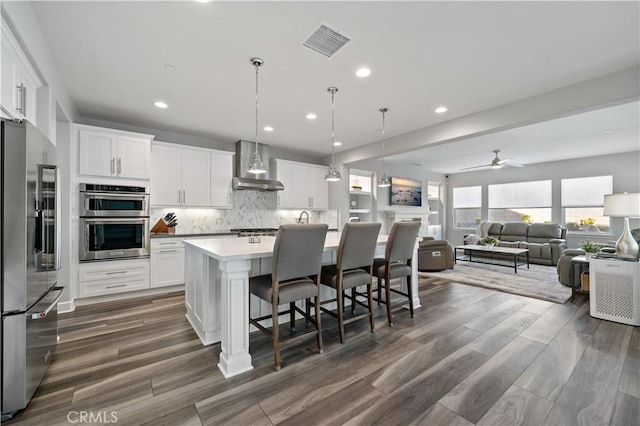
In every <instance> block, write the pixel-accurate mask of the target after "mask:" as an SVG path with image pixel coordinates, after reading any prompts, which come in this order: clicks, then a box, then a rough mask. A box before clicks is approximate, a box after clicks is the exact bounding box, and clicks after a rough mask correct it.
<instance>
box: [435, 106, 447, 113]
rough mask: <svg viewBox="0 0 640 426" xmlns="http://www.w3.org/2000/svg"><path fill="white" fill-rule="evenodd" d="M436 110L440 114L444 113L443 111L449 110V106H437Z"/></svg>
mask: <svg viewBox="0 0 640 426" xmlns="http://www.w3.org/2000/svg"><path fill="white" fill-rule="evenodd" d="M436 112H437V113H438V114H442V113H443V112H447V107H443V106H441V107H438V108H436Z"/></svg>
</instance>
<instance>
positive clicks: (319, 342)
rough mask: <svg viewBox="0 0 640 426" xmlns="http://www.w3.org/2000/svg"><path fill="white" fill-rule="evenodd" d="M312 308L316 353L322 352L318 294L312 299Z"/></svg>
mask: <svg viewBox="0 0 640 426" xmlns="http://www.w3.org/2000/svg"><path fill="white" fill-rule="evenodd" d="M313 302H314V303H313V306H314V310H315V311H316V330H317V331H318V353H322V352H323V351H324V349H323V348H322V324H321V323H320V316H321V313H320V295H318V296H316V297H314V300H313Z"/></svg>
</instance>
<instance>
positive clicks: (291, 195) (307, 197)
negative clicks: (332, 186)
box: [274, 160, 329, 210]
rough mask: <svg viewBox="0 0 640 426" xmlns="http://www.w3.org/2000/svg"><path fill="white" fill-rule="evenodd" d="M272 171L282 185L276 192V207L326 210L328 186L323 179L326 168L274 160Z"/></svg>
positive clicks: (327, 205)
mask: <svg viewBox="0 0 640 426" xmlns="http://www.w3.org/2000/svg"><path fill="white" fill-rule="evenodd" d="M274 166H275V167H274V171H275V173H276V176H277V178H278V180H279V181H280V182H282V184H283V185H284V190H283V191H278V207H279V208H282V209H305V210H327V209H328V208H329V184H328V182H327V181H326V180H325V179H324V176H325V174H326V172H327V167H326V166H318V165H315V164H306V163H298V162H295V161H288V160H274Z"/></svg>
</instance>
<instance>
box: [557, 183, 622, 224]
mask: <svg viewBox="0 0 640 426" xmlns="http://www.w3.org/2000/svg"><path fill="white" fill-rule="evenodd" d="M561 190H562V193H561V200H562V212H563V215H564V224H565V226H566V227H567V230H568V231H569V232H582V233H602V232H606V233H608V232H609V231H610V226H609V217H607V216H603V214H602V213H603V208H602V207H603V204H604V196H605V194H611V193H613V176H594V177H586V178H576V179H562V181H561Z"/></svg>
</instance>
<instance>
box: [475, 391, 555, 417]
mask: <svg viewBox="0 0 640 426" xmlns="http://www.w3.org/2000/svg"><path fill="white" fill-rule="evenodd" d="M552 406H553V402H551V401H549V400H547V399H544V398H541V397H539V396H538V395H535V394H533V393H531V392H527V391H526V390H524V389H522V388H519V387H518V386H511V387H510V388H509V389H508V390H507V391H506V392H505V393H504V395H502V397H501V398H500V399H499V400H498V401H497V402H496V403H495V404H494V405H493V406H492V407H491V409H490V410H489V411H487V413H486V414H485V415H484V416H482V418H481V419H480V421H478V423H476V424H477V425H479V426H498V425H502V426H516V425H539V424H540V419H544V418H545V417H546V416H547V414H548V413H549V411H550V410H551V407H552Z"/></svg>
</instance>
